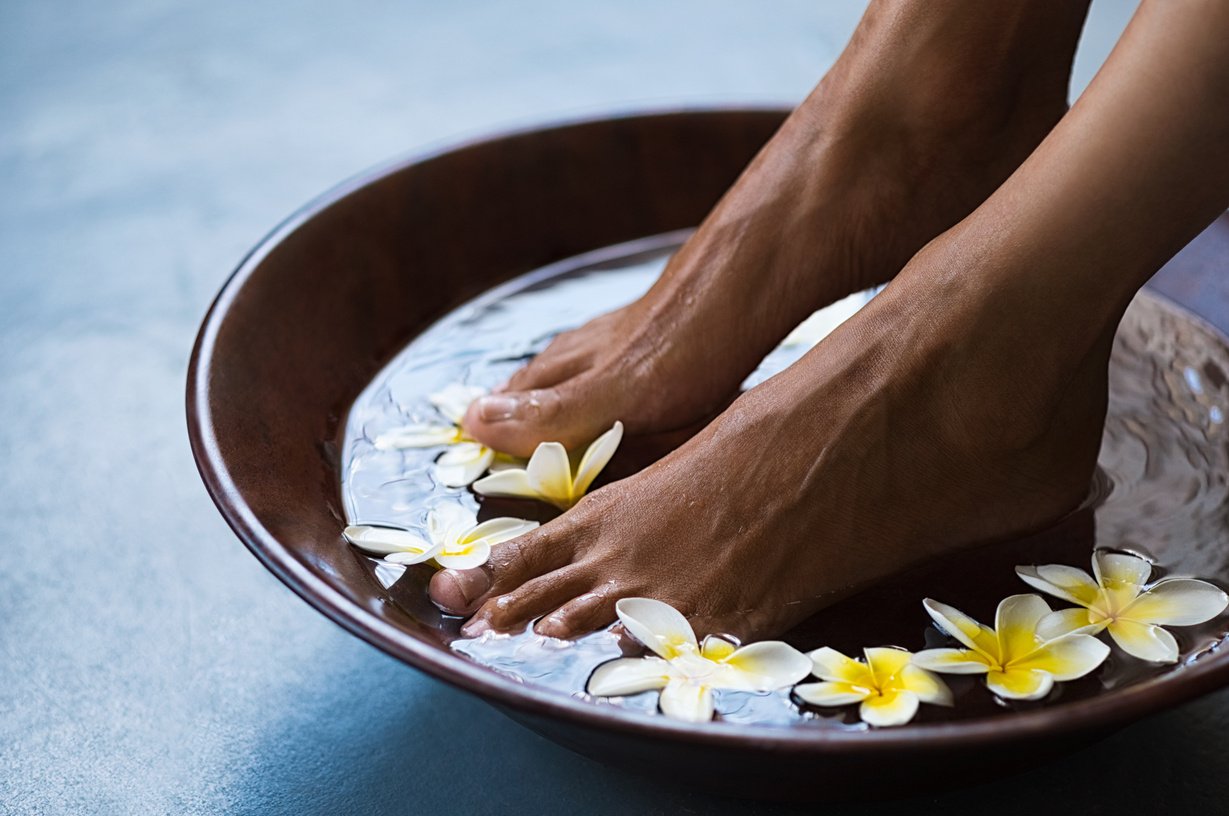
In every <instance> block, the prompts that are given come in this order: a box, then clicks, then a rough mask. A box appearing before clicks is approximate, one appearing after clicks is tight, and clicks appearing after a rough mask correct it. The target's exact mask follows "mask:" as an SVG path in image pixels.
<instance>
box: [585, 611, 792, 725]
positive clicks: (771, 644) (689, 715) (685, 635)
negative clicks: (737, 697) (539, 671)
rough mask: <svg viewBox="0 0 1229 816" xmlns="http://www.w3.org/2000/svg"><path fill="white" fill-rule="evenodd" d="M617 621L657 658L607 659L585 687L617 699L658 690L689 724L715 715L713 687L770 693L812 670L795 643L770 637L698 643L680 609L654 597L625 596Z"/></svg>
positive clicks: (671, 711) (666, 706)
mask: <svg viewBox="0 0 1229 816" xmlns="http://www.w3.org/2000/svg"><path fill="white" fill-rule="evenodd" d="M616 609H617V610H618V614H619V620H620V621H621V622H622V623H623V626H624V628H626V629H627V631H628V632H629V633H631V635H632V636H633V637H635V638H636V640H638V641H640V642H641V643H643V644H644V645H645V646H647V647H648V648H649V649H651V650H652V651H653V652H654V653H655V656H649V657H621V658H618V659H616V660H611V661H610V662H608V663H603V664H602V665H601V666H598V667H597V670H596V671H594V672H593V675H592V676H591V677H590V678H589V684H588V686H587V687H586V691H588V693H589V694H592V695H594V696H597V697H618V696H623V695H625V694H637V693H639V692H642V691H655V690H660V691H661V696H660V697H659V698H658V705H660V706H661V712H662V713H663V714H665V715H666V716H667V717H673V718H674V719H676V720H687V721H690V722H707V721H708V720H711V719H712V718H713V710H714V706H713V691H714V690H715V689H736V690H739V691H772V690H774V689H779V688H785V687H786V686H792V685H793V684H794V683H797V682H798V681H799V680H801V679H802V678H804V677H806V676H807V674H808V673H809V672H810V671H811V661H809V660H808V659H807V658H806V656H805V655H804V654H802V653H801V652H799V651H798V650H797V649H795V648H794V647H793V646H790V645H789V644H787V643H782V642H781V641H775V640H771V641H770V640H766V641H762V642H760V643H752V644H749V645H747V646H742V647H737V646H735V645H734V644H733V643H731V642H730V641H728V640H725V639H724V638H720V637H716V636H712V635H710V636H709V637H706V638H705V639H704V642H703V644H700V643H697V642H696V635H695V632H694V631H693V630H692V628H691V624H689V623H688V622H687V619H686V618H684V617H683V615H682V613H680V612H679V611H678V610H677V609H675V608H674V607H672V606H670V605H669V604H667V603H662V602H661V601H654V600H652V599H650V598H624V599H623V600H621V601H619V603H618V605H617V606H616Z"/></svg>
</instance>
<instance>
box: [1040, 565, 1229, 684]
mask: <svg viewBox="0 0 1229 816" xmlns="http://www.w3.org/2000/svg"><path fill="white" fill-rule="evenodd" d="M1092 572H1093V574H1092V575H1089V574H1088V573H1086V572H1084V570H1082V569H1076V568H1075V567H1066V566H1062V565H1059V564H1050V565H1049V566H1044V567H1016V574H1017V575H1019V576H1020V578H1022V579H1023V580H1024V582H1025V583H1027V584H1029V585H1030V586H1033V587H1036V588H1037V589H1040V590H1041V591H1042V592H1048V593H1049V594H1051V595H1054V596H1055V597H1058V598H1062V599H1063V600H1065V601H1070V602H1071V603H1074V604H1079V608H1076V609H1062V610H1059V611H1058V612H1055V613H1053V614H1051V615H1049V616H1047V617H1046V618H1045V619H1044V620H1042V621H1041V624H1040V626H1039V627H1038V632H1039V633H1040V634H1041V635H1042V636H1043V637H1055V636H1058V635H1062V634H1065V633H1067V632H1081V633H1084V634H1091V635H1095V634H1097V633H1098V632H1101V631H1102V630H1105V629H1108V630H1109V633H1110V637H1111V638H1113V639H1114V642H1115V643H1117V644H1118V645H1119V646H1120V647H1122V650H1123V651H1124V652H1126V653H1127V654H1129V655H1132V656H1133V657H1138V658H1140V659H1141V660H1153V661H1156V662H1158V663H1175V662H1177V660H1178V642H1177V641H1176V640H1174V636H1173V635H1171V634H1170V633H1169V632H1167V631H1165V630H1164V629H1162V628H1161V627H1162V626H1191V625H1194V624H1196V623H1203V622H1204V621H1208V620H1211V619H1212V618H1214V617H1216V616H1217V615H1219V614H1220V613H1222V612H1224V611H1225V607H1226V606H1227V605H1229V596H1226V595H1225V593H1224V592H1222V591H1221V590H1220V589H1219V588H1218V587H1215V586H1213V585H1212V584H1209V583H1208V582H1207V581H1197V580H1195V579H1193V578H1167V579H1165V580H1162V581H1158V582H1157V583H1155V584H1153V585H1152V586H1151V587H1150V588H1148V589H1144V585H1145V584H1146V583H1147V581H1148V576H1149V575H1151V574H1152V565H1151V564H1150V563H1148V562H1147V561H1145V560H1144V559H1143V558H1139V557H1137V556H1134V555H1125V554H1119V553H1110V552H1103V551H1098V552H1095V553H1093V556H1092ZM1094 576H1095V577H1094Z"/></svg>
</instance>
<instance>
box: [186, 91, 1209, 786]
mask: <svg viewBox="0 0 1229 816" xmlns="http://www.w3.org/2000/svg"><path fill="white" fill-rule="evenodd" d="M786 113H787V112H786V111H782V110H776V109H763V110H756V109H745V110H744V109H740V110H695V111H679V112H666V113H655V114H647V115H634V116H624V117H618V118H610V119H601V120H593V121H583V122H578V123H573V124H566V125H562V126H557V127H549V128H545V129H540V130H530V131H522V132H517V133H512V134H510V135H505V136H500V137H497V138H492V139H488V140H484V141H478V142H473V143H469V144H464V145H461V146H459V147H455V148H451V149H448V150H444V151H440V152H436V153H433V154H430V155H426V156H422V157H417V158H414V159H412V160H408V161H401V162H397V163H393V164H391V165H389V166H386V167H383V168H380V169H377V170H375V171H373V172H370V173H367V174H365V175H362V176H360V177H358V178H356V179H354V180H351V181H349V182H347V183H345V184H342V185H341V186H340V187H338V188H336V189H335V190H333V191H331V192H329V193H327V194H325V195H324V196H322V197H320V198H319V199H317V200H315V201H313V202H311V203H310V204H308V205H307V206H305V207H304V208H303V209H302V210H300V211H299V212H298V213H296V214H295V215H293V216H292V217H291V218H290V219H288V220H287V221H286V222H285V223H284V224H282V225H281V226H280V227H278V228H277V229H276V230H274V232H273V233H272V234H270V235H269V236H268V237H267V238H265V239H264V240H263V241H262V242H261V243H260V244H259V245H258V246H257V247H256V248H255V249H254V250H253V251H252V252H251V253H250V254H249V255H248V256H247V257H246V258H245V259H244V260H243V262H242V263H241V264H240V266H239V268H238V269H237V270H236V271H235V273H234V274H233V276H232V277H231V278H230V280H228V281H227V283H226V285H225V286H224V288H223V289H222V291H221V293H220V294H219V295H218V297H217V300H216V301H215V302H214V304H213V306H212V308H211V309H210V311H209V313H208V315H207V316H206V318H205V321H204V325H203V326H202V328H201V331H200V335H199V337H198V339H197V343H196V347H195V349H194V351H193V354H192V360H191V367H190V370H189V375H188V389H187V401H188V424H189V433H190V436H191V442H192V450H193V453H194V455H195V457H196V460H197V463H198V466H199V468H200V471H201V475H202V477H203V478H204V481H205V484H206V486H207V487H208V490H209V492H210V493H211V495H212V496H213V499H214V501H215V502H216V503H217V505H218V508H219V509H220V510H221V512H222V514H223V515H224V516H225V517H226V520H227V522H228V523H229V524H230V526H231V527H232V528H233V529H234V530H235V532H236V533H237V534H238V536H239V538H241V539H242V540H243V542H244V543H245V544H246V545H247V546H248V548H249V549H250V550H251V551H252V552H253V553H254V554H255V555H256V557H257V558H259V559H260V560H261V562H262V563H264V565H265V566H266V567H267V568H268V569H269V570H270V571H272V572H273V573H274V574H275V575H276V576H277V577H278V578H280V579H281V580H282V581H283V582H284V583H286V585H288V586H289V587H290V588H291V589H292V590H294V591H295V592H296V593H297V594H298V595H300V596H301V597H302V598H303V599H304V600H306V601H307V602H308V603H310V604H311V605H312V606H314V607H315V608H316V609H318V610H319V611H320V612H322V613H324V614H325V615H327V616H328V617H329V618H331V619H332V620H334V621H336V622H337V623H338V624H340V625H341V626H343V627H344V628H346V629H347V630H349V631H350V632H351V633H353V634H355V635H357V636H358V637H360V638H362V639H364V640H366V641H367V642H369V643H371V644H373V645H374V646H376V647H378V648H380V649H382V650H384V651H385V652H387V653H389V654H391V655H393V656H395V657H397V658H399V659H401V660H403V661H405V662H406V663H409V664H410V665H412V666H414V667H416V668H418V669H420V670H422V671H425V672H428V673H429V674H431V675H433V676H435V677H437V678H440V679H442V680H444V681H445V682H448V683H450V684H452V685H454V686H457V687H459V688H461V689H464V690H466V691H468V692H471V693H473V694H476V695H478V696H480V697H482V698H483V699H485V700H487V701H488V702H490V703H492V704H494V705H496V706H497V707H499V708H500V709H501V710H503V711H504V712H506V713H507V714H509V715H510V716H512V717H514V718H515V719H517V720H518V721H520V722H522V723H524V724H525V725H527V726H529V727H530V728H532V729H534V730H535V731H538V732H539V733H541V734H543V735H545V736H547V737H549V738H551V739H553V740H556V741H558V742H560V743H562V744H564V745H566V746H568V747H570V748H573V749H575V750H576V751H579V752H581V753H583V754H587V755H589V756H592V757H594V758H597V759H600V760H602V761H604V762H609V763H611V764H615V765H618V766H622V767H625V768H629V769H635V770H639V771H644V772H648V773H655V774H659V775H662V776H668V777H669V778H670V779H672V780H674V781H679V782H687V783H694V784H698V785H703V786H705V787H706V788H708V789H709V790H714V789H717V790H726V791H728V792H731V793H735V794H740V793H741V794H746V793H748V792H749V791H750V792H752V795H756V794H764V795H768V796H772V797H775V798H800V799H808V798H841V797H850V796H864V797H865V796H870V797H873V796H882V795H906V794H915V793H919V792H923V791H925V790H930V789H935V788H941V787H949V786H954V785H958V784H960V783H961V782H962V781H963V780H967V779H971V778H982V779H984V778H986V776H985V775H986V774H993V773H997V772H1005V771H1014V770H1019V769H1021V768H1022V767H1025V766H1027V765H1029V764H1035V763H1038V762H1041V761H1044V760H1045V759H1047V758H1048V757H1051V756H1054V755H1056V754H1058V753H1062V752H1066V751H1069V750H1072V749H1073V748H1076V747H1078V746H1080V745H1082V744H1085V743H1087V742H1089V741H1091V740H1093V739H1096V738H1099V737H1101V736H1104V735H1105V734H1107V733H1108V732H1110V731H1112V730H1113V729H1115V728H1117V727H1120V726H1122V725H1125V724H1127V723H1129V722H1131V721H1134V720H1136V719H1138V718H1140V717H1142V716H1145V715H1148V714H1150V713H1153V712H1156V711H1159V710H1161V709H1164V708H1167V707H1170V706H1173V705H1176V704H1178V703H1181V702H1183V701H1186V700H1189V699H1191V698H1193V697H1195V696H1197V695H1200V694H1203V693H1205V692H1208V691H1210V690H1213V689H1215V688H1217V687H1219V686H1222V685H1224V684H1225V683H1226V682H1227V681H1229V653H1227V652H1218V653H1216V654H1212V655H1209V656H1208V657H1206V658H1205V659H1201V660H1199V661H1197V662H1196V663H1195V664H1193V665H1191V666H1188V667H1183V668H1182V669H1180V670H1178V671H1175V672H1173V673H1170V674H1167V675H1165V676H1163V677H1161V678H1158V679H1156V680H1153V681H1148V682H1144V683H1140V684H1138V685H1134V686H1130V687H1126V688H1122V689H1117V690H1114V691H1112V692H1107V693H1105V694H1103V695H1100V696H1097V697H1094V698H1092V699H1087V700H1081V701H1079V702H1078V703H1068V704H1061V703H1060V704H1057V705H1055V706H1053V707H1047V708H1042V709H1038V710H1034V711H1028V712H1022V713H1016V714H1013V715H1011V716H1000V717H990V718H984V719H974V720H967V721H957V722H950V723H930V724H921V725H911V726H906V727H902V728H898V729H886V730H867V731H843V730H837V729H823V730H819V729H808V728H798V727H794V728H790V727H772V726H762V727H761V726H749V725H737V724H731V723H713V724H707V725H693V724H686V723H678V722H674V721H671V720H668V719H665V718H662V717H647V716H644V715H642V714H639V713H636V712H630V711H624V710H621V709H619V708H617V707H613V706H599V705H594V704H592V703H589V702H586V701H583V700H578V699H572V698H569V697H567V696H564V695H561V694H558V693H556V692H552V691H547V690H545V689H539V688H535V687H534V686H532V685H524V684H521V683H519V682H516V681H513V680H511V679H508V678H506V677H504V676H501V675H500V674H498V673H496V672H495V671H492V670H490V669H487V668H484V667H482V666H480V665H477V664H475V663H473V662H471V661H469V660H468V659H466V658H464V657H461V656H460V655H457V654H455V653H453V652H452V651H450V650H449V649H448V647H447V645H446V641H445V639H444V638H443V637H442V636H441V633H440V632H439V631H438V630H437V629H435V628H433V627H431V626H428V625H425V624H423V623H420V622H418V621H416V620H415V619H414V618H413V617H411V616H410V615H409V614H407V613H406V612H405V611H404V610H403V609H402V608H400V607H398V606H397V605H395V604H393V603H390V602H388V600H387V593H386V591H385V590H384V589H383V588H382V587H380V586H379V584H378V583H376V582H375V581H374V580H373V579H372V577H371V575H370V571H369V570H368V569H366V568H365V567H364V566H363V565H362V563H360V560H359V558H360V557H359V556H357V555H356V554H355V553H354V552H353V551H352V549H351V548H349V547H348V546H346V544H345V543H344V541H343V539H342V538H341V530H342V528H343V526H344V525H345V520H344V514H343V512H342V509H341V508H342V504H341V497H340V490H339V484H340V478H339V473H338V466H339V457H340V454H341V434H342V432H343V430H344V425H345V419H346V414H347V411H348V409H349V406H350V405H351V403H352V402H353V401H354V399H355V397H356V396H357V395H358V394H359V393H360V391H361V390H362V389H363V388H364V387H365V386H366V385H367V384H368V382H369V381H370V380H371V379H372V378H373V377H374V376H375V375H376V374H377V373H378V372H379V371H380V369H381V367H382V366H383V365H384V364H385V363H386V362H388V360H389V359H390V358H391V357H392V356H393V355H394V354H395V353H396V352H397V351H399V350H400V349H401V348H402V347H403V346H404V345H405V344H406V343H407V342H408V341H409V340H411V339H412V338H413V337H415V336H416V335H417V334H418V333H420V332H421V331H422V330H423V329H424V328H426V327H427V326H429V325H430V324H431V323H432V322H434V321H435V320H437V319H438V318H440V317H441V316H443V315H445V314H446V313H447V312H449V311H450V310H452V309H453V308H455V307H457V306H459V305H460V304H462V303H464V302H465V301H467V300H469V299H470V298H472V297H474V296H476V295H478V294H480V293H481V292H483V291H485V290H487V289H489V288H491V287H493V286H495V285H497V284H499V283H502V282H504V281H507V280H509V279H511V278H513V277H515V276H517V275H520V274H523V273H525V272H529V271H531V270H534V269H538V268H540V267H543V266H546V265H548V264H551V263H555V262H558V261H560V260H562V259H565V258H569V257H572V256H576V255H580V254H582V253H586V252H590V251H593V250H597V249H600V248H602V247H608V246H611V245H615V244H621V243H624V242H628V241H632V240H635V239H638V238H641V237H644V236H653V235H659V234H661V233H666V232H670V231H674V230H680V229H685V228H689V227H693V226H695V225H696V224H698V223H699V222H700V221H701V220H702V219H703V217H704V216H705V214H706V213H707V212H708V210H709V209H710V208H711V207H712V206H713V204H714V203H715V202H716V201H717V199H718V198H719V197H720V196H721V194H722V193H723V192H724V191H725V190H726V188H727V187H729V186H730V184H731V183H732V182H733V181H734V180H735V178H736V177H737V176H738V174H739V173H740V171H741V170H742V168H743V167H744V166H745V165H746V164H747V162H748V161H749V160H750V159H751V158H752V157H753V156H754V155H755V153H756V152H757V151H758V150H759V148H760V147H761V146H762V145H763V144H764V143H765V142H766V141H767V140H768V138H769V137H770V136H771V135H772V134H773V132H774V131H775V130H776V129H777V127H778V126H779V125H780V123H781V122H782V120H783V118H784V117H785V115H786ZM1226 257H1229V222H1227V221H1226V220H1225V219H1221V220H1220V221H1218V222H1217V223H1216V224H1214V225H1213V226H1212V227H1211V228H1209V230H1208V232H1206V233H1205V234H1204V235H1203V236H1201V237H1200V238H1199V239H1198V240H1197V241H1196V242H1195V243H1194V244H1192V246H1191V247H1188V248H1187V250H1185V251H1184V252H1183V254H1182V255H1180V256H1179V257H1178V258H1177V259H1175V261H1173V262H1172V263H1171V264H1170V266H1169V267H1168V268H1167V270H1166V271H1165V272H1163V273H1162V275H1161V276H1159V278H1158V281H1157V284H1156V285H1157V288H1159V289H1161V290H1162V291H1164V292H1166V293H1167V294H1169V295H1170V296H1171V297H1174V298H1175V299H1177V300H1179V301H1185V302H1186V304H1187V305H1188V306H1193V307H1194V310H1195V311H1200V312H1203V314H1204V316H1205V317H1207V318H1208V319H1209V320H1210V321H1211V322H1213V323H1214V324H1218V325H1219V327H1220V328H1221V329H1222V330H1224V329H1225V328H1226V327H1227V325H1229V287H1227V286H1226V284H1225V282H1224V281H1223V280H1221V281H1220V282H1218V279H1221V278H1224V276H1223V274H1219V273H1218V270H1220V269H1223V268H1224V263H1225V261H1224V259H1225V258H1226ZM752 781H753V782H752ZM749 783H751V784H749ZM748 785H749V787H748Z"/></svg>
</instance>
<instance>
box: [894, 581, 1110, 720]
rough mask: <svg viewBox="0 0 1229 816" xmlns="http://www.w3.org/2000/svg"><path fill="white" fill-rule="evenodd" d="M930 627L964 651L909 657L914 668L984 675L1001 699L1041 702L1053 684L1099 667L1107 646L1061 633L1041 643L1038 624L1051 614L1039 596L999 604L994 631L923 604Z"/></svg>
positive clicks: (930, 651) (954, 612)
mask: <svg viewBox="0 0 1229 816" xmlns="http://www.w3.org/2000/svg"><path fill="white" fill-rule="evenodd" d="M922 604H923V606H925V607H926V611H927V612H929V613H930V617H932V618H934V620H935V623H937V624H939V626H940V627H941V628H942V629H943V630H944V631H945V632H947V633H948V634H950V635H951V636H952V637H954V638H956V640H958V641H960V642H961V643H963V644H964V645H965V646H966V647H967V648H964V649H927V650H925V651H922V652H918V653H917V654H916V655H914V656H913V662H914V664H915V665H917V666H921V667H922V668H924V669H930V670H931V671H937V672H945V673H948V674H983V673H984V674H985V675H986V685H987V686H988V687H989V688H990V690H991V691H993V692H994V693H995V694H997V695H998V696H1000V697H1005V698H1010V699H1013V700H1040V699H1041V698H1042V697H1044V696H1046V695H1047V694H1049V693H1050V689H1051V688H1053V687H1054V682H1055V681H1056V680H1058V681H1063V680H1074V679H1075V678H1077V677H1083V676H1084V675H1086V674H1088V673H1089V672H1091V671H1092V670H1093V669H1095V668H1097V666H1100V665H1101V663H1102V662H1103V661H1104V660H1105V658H1106V656H1107V655H1108V654H1109V651H1110V650H1109V647H1108V646H1106V645H1105V644H1104V643H1102V642H1101V641H1099V640H1097V639H1096V638H1095V637H1092V636H1091V635H1085V634H1080V633H1071V634H1066V635H1063V636H1061V637H1058V638H1055V639H1053V640H1044V639H1042V638H1041V637H1040V636H1039V635H1038V634H1037V624H1039V623H1040V622H1041V619H1042V618H1044V617H1045V616H1046V615H1048V614H1050V607H1049V606H1047V605H1046V602H1045V601H1044V600H1042V599H1041V596H1040V595H1012V596H1010V597H1008V598H1004V599H1003V600H1002V601H1001V602H1000V603H999V608H998V610H997V611H996V612H995V616H994V628H993V629H991V628H990V627H988V626H985V625H983V624H980V623H978V622H977V621H975V620H973V619H972V618H970V617H969V616H968V615H966V614H964V613H963V612H961V611H959V610H957V609H953V608H952V607H950V606H948V605H947V604H941V603H939V602H938V601H932V600H931V599H930V598H927V599H926V600H924V601H922Z"/></svg>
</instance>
